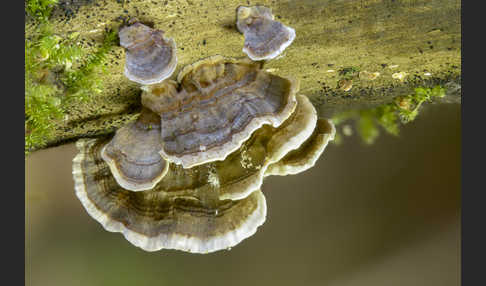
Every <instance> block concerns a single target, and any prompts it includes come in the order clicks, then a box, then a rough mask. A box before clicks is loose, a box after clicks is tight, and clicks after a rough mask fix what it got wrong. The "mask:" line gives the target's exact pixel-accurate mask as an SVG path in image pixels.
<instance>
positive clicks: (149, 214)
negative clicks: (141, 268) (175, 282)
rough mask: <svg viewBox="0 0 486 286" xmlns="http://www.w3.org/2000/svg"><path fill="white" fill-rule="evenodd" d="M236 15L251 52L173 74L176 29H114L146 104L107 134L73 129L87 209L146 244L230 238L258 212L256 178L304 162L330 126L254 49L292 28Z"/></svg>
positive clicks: (278, 44)
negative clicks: (84, 135) (90, 135)
mask: <svg viewBox="0 0 486 286" xmlns="http://www.w3.org/2000/svg"><path fill="white" fill-rule="evenodd" d="M250 18H251V19H250ZM248 19H250V20H248ZM242 21H243V22H244V24H242ZM275 23H278V24H275ZM237 24H238V29H239V30H240V31H243V33H244V35H245V48H244V52H246V53H247V55H248V57H249V58H242V59H233V58H227V57H224V56H220V55H216V56H212V57H209V58H206V59H203V60H200V61H198V62H195V63H193V64H191V65H188V66H186V67H184V68H183V69H182V70H181V71H180V72H179V73H178V75H177V77H176V78H175V79H171V75H172V73H173V71H174V70H175V66H176V64H177V57H176V49H175V47H176V45H175V42H174V41H173V40H172V39H168V38H165V37H164V36H163V33H162V31H159V30H154V29H152V28H150V27H147V26H145V25H143V24H141V23H135V24H133V25H130V26H127V27H125V28H123V29H121V30H120V32H119V35H120V44H121V45H122V46H123V47H125V48H126V64H125V75H126V76H127V78H129V79H130V80H132V81H136V82H138V83H140V84H141V85H142V86H141V88H142V90H143V92H142V96H141V102H142V105H143V109H142V110H141V113H140V116H139V117H138V119H137V120H136V121H134V122H131V123H129V124H127V125H126V126H124V127H122V128H120V129H119V130H117V132H116V133H115V134H114V135H112V136H107V137H103V138H97V139H81V140H79V141H78V142H77V144H76V145H77V148H78V149H79V153H78V155H77V156H76V157H75V158H74V160H73V176H74V181H75V190H76V195H77V196H78V198H79V200H80V201H81V203H82V204H83V206H84V207H85V209H86V210H87V212H88V213H89V214H90V215H91V216H92V217H93V218H94V219H95V220H97V221H98V222H99V223H100V224H102V225H103V227H104V228H105V229H106V230H108V231H112V232H120V233H122V234H123V235H124V236H125V238H126V239H127V240H128V241H130V242H131V243H132V244H134V245H136V246H138V247H140V248H142V249H144V250H146V251H156V250H160V249H177V250H182V251H188V252H193V253H209V252H214V251H218V250H222V249H227V248H230V247H232V246H235V245H237V244H238V243H239V242H241V241H242V240H244V239H245V238H247V237H249V236H251V235H253V234H254V233H255V232H256V230H257V228H258V227H259V226H261V225H262V224H263V223H264V221H265V217H266V211H267V208H266V202H265V197H264V195H263V193H262V191H261V186H262V183H263V180H264V178H265V177H267V176H270V175H279V176H283V175H289V174H297V173H299V172H302V171H305V170H307V169H309V168H311V167H312V166H313V165H314V164H315V162H316V160H317V159H318V158H319V156H320V155H321V154H322V152H323V151H324V149H325V147H326V145H327V143H328V142H329V140H332V139H333V138H334V134H335V129H334V126H333V125H332V123H331V122H330V121H328V120H327V119H318V117H317V114H316V110H315V109H314V107H313V105H312V104H311V103H310V101H309V99H308V98H307V97H306V96H305V95H301V94H299V93H298V91H299V83H298V81H297V80H296V79H293V78H287V77H282V76H278V75H275V74H271V73H268V72H266V71H264V70H263V69H262V67H263V63H262V62H256V61H254V60H255V57H254V55H255V54H258V58H259V59H261V57H264V56H265V55H266V56H268V58H272V57H275V56H276V54H279V53H281V52H282V51H283V50H284V49H285V48H286V47H287V46H288V45H290V43H291V42H292V41H293V38H294V37H295V32H293V29H291V28H287V27H285V26H283V25H282V24H281V23H279V22H276V21H274V20H273V16H272V15H271V10H270V9H268V8H265V7H261V6H254V7H238V9H237ZM252 25H256V26H255V27H253V26H252ZM254 30H255V31H258V32H257V33H256V34H255V33H254V32H253V31H254ZM270 38H271V39H272V40H271V41H270V43H269V42H268V41H267V40H266V39H270ZM259 41H263V44H262V43H260V42H259ZM262 47H267V48H269V50H266V51H263V49H262ZM268 58H267V59H268Z"/></svg>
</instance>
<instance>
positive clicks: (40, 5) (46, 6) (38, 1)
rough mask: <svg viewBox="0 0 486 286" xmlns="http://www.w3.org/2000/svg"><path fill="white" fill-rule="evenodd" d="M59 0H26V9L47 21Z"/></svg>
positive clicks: (38, 18) (39, 19)
mask: <svg viewBox="0 0 486 286" xmlns="http://www.w3.org/2000/svg"><path fill="white" fill-rule="evenodd" d="M58 2H59V0H26V1H25V11H26V12H27V13H28V14H29V15H30V16H32V17H34V18H36V19H37V20H38V21H45V22H46V21H47V20H48V19H49V16H50V15H51V11H52V8H54V6H55V5H56V4H57V3H58Z"/></svg>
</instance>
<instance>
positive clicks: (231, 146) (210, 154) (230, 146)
mask: <svg viewBox="0 0 486 286" xmlns="http://www.w3.org/2000/svg"><path fill="white" fill-rule="evenodd" d="M220 60H222V61H223V60H224V61H227V62H233V63H237V62H238V60H237V59H231V58H225V57H223V56H220V55H216V56H212V57H209V58H206V59H204V60H201V61H198V62H196V63H194V64H191V65H189V66H186V67H184V68H183V69H182V70H181V72H180V73H179V75H178V76H177V81H178V82H179V83H180V82H181V81H182V79H183V78H184V76H185V75H187V74H188V73H189V72H190V71H192V70H193V69H195V68H197V67H198V66H200V65H203V64H206V63H208V62H216V61H220ZM283 78H285V79H286V80H288V81H290V90H289V94H290V95H289V97H288V101H287V104H286V106H285V107H284V108H283V110H282V111H280V112H279V113H278V114H276V115H268V116H262V117H256V118H253V119H252V120H251V121H250V122H249V123H248V125H247V126H246V127H245V129H244V130H243V131H241V132H239V133H236V134H232V136H231V140H229V141H228V142H226V143H224V144H222V145H220V146H217V147H214V148H211V149H209V150H206V151H204V152H203V153H200V152H198V153H195V154H186V155H182V156H174V155H169V154H167V153H166V152H165V151H164V149H161V150H160V152H159V153H160V155H161V156H162V158H164V159H166V160H167V161H169V162H172V163H174V164H179V165H182V166H183V168H185V169H188V168H192V167H194V166H198V165H202V164H205V163H209V162H214V161H222V160H224V159H226V157H227V156H228V155H229V154H231V153H233V152H234V151H236V150H238V149H239V148H240V147H241V146H242V144H243V143H244V142H245V141H246V140H248V139H249V138H250V136H251V135H252V134H253V132H255V131H256V130H257V129H259V128H260V127H262V126H263V125H264V124H270V125H272V126H273V127H278V126H280V125H281V124H282V123H283V122H284V121H285V120H287V119H288V118H289V117H290V115H291V114H292V113H293V112H294V110H295V107H296V106H297V99H296V94H297V92H298V90H299V87H300V82H299V81H298V80H297V79H294V78H287V77H283ZM201 158H202V159H201Z"/></svg>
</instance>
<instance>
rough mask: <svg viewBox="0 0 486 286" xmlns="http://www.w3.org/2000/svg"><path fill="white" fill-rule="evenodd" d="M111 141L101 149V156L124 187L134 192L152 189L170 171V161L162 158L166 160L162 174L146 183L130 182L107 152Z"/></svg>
mask: <svg viewBox="0 0 486 286" xmlns="http://www.w3.org/2000/svg"><path fill="white" fill-rule="evenodd" d="M110 142H111V141H110ZM110 142H108V143H106V145H105V146H103V148H102V149H101V158H102V159H103V160H104V161H105V162H106V164H108V167H110V171H111V174H112V175H113V177H114V178H115V180H116V182H117V183H118V184H119V185H120V186H121V187H122V188H124V189H126V190H129V191H133V192H140V191H146V190H150V189H152V188H153V187H155V185H157V183H158V182H160V180H162V178H163V177H164V176H165V175H166V174H167V172H168V171H169V165H170V163H169V162H167V160H165V159H164V158H161V159H162V160H164V161H165V167H164V169H163V170H162V173H160V175H158V176H157V177H155V178H154V179H153V180H151V181H150V182H146V183H134V182H130V181H128V180H126V179H125V177H124V176H123V175H122V174H121V173H120V171H119V170H118V167H117V165H116V162H115V160H114V159H113V158H111V157H110V156H108V155H107V154H106V147H107V146H108V144H110Z"/></svg>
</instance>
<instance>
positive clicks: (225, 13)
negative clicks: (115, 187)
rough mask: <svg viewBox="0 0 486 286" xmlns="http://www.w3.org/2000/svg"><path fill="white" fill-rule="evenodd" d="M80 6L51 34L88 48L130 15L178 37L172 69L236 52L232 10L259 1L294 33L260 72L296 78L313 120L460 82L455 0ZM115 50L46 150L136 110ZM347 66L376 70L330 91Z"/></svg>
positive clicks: (58, 16)
mask: <svg viewBox="0 0 486 286" xmlns="http://www.w3.org/2000/svg"><path fill="white" fill-rule="evenodd" d="M78 2H79V1H78ZM81 2H83V1H81ZM85 2H86V3H87V4H85V5H81V6H79V8H76V9H74V8H73V11H75V13H74V14H73V15H72V17H70V18H67V17H66V13H65V12H66V11H65V9H64V10H63V9H61V8H59V7H57V8H56V9H55V10H54V11H53V16H52V17H51V20H50V21H51V23H52V24H53V25H54V27H55V30H56V31H57V33H59V35H61V36H62V35H67V34H68V33H69V32H79V34H80V38H81V39H82V40H84V41H82V42H81V43H82V44H83V46H85V47H87V48H90V46H91V45H92V46H93V48H95V46H96V45H98V44H100V43H101V41H102V39H103V33H104V31H105V29H106V28H118V27H119V26H120V24H121V23H122V21H123V19H127V18H128V17H136V18H138V19H139V20H141V21H143V22H146V23H152V24H153V25H154V27H155V28H157V29H162V30H164V31H165V35H166V36H167V37H171V38H173V39H174V40H175V42H176V43H177V57H178V60H179V64H178V67H177V69H176V72H175V73H174V74H177V73H178V71H179V69H181V68H182V67H183V66H185V65H187V64H191V63H193V62H195V61H197V60H199V59H201V58H204V57H208V56H211V55H215V54H221V55H224V56H229V57H240V56H244V53H243V52H242V48H243V41H244V39H243V35H241V34H240V33H239V32H238V31H237V30H236V28H235V19H236V15H235V9H236V8H237V6H238V5H255V4H262V5H265V6H268V7H270V8H272V12H273V14H274V15H275V16H276V19H278V20H279V21H281V22H282V23H283V24H285V25H288V26H290V27H292V28H294V29H295V31H296V38H295V40H294V42H293V43H292V45H291V46H290V47H288V48H287V49H286V50H285V52H284V53H283V56H282V57H279V58H277V59H274V60H271V61H269V62H267V63H266V64H265V69H267V70H268V71H270V72H273V73H276V74H278V75H282V76H286V75H291V76H294V77H297V78H299V79H300V80H301V85H300V86H301V93H302V94H306V95H308V96H309V97H310V98H311V100H312V102H313V103H314V105H315V106H316V108H317V110H318V112H319V114H320V115H321V116H326V117H329V116H330V115H332V114H333V113H335V112H336V111H342V110H346V109H351V108H361V107H363V106H373V105H374V104H382V103H385V102H390V101H391V100H392V99H393V98H394V97H396V96H400V95H404V94H406V93H410V92H413V88H415V87H418V86H423V87H431V86H435V85H442V86H446V87H447V86H448V85H450V86H453V87H457V86H460V81H461V24H460V14H461V1H459V0H452V1H448V0H432V1H425V0H422V1H420V0H410V1H399V0H396V1H391V0H386V1H385V0H382V1H378V0H374V1H372V0H363V1H345V0H341V1H331V0H327V1H326V0H313V1H310V0H300V1H261V0H260V1H258V3H257V2H256V1H234V0H221V1H198V0H191V1H184V0H181V1H175V0H172V1H169V0H148V1H145V0H139V1H136V0H130V1H128V0H126V1H104V0H97V1H96V0H95V1H85ZM118 2H120V3H118ZM71 5H73V4H71ZM63 7H67V8H70V6H69V5H65V6H63ZM73 7H74V6H73ZM71 8H72V7H71ZM31 32H32V26H31V25H30V24H26V37H28V36H29V33H31ZM93 44H94V45H93ZM124 56H125V53H124V50H123V48H122V47H119V46H116V47H114V48H113V49H112V51H111V53H110V55H109V59H108V61H107V64H108V66H107V67H108V70H109V72H108V73H107V75H105V76H104V78H103V81H104V83H105V90H104V91H103V92H102V94H101V95H99V96H94V97H93V98H92V100H91V101H90V102H89V103H86V104H82V105H80V104H78V105H73V106H71V107H69V108H68V110H67V116H66V118H65V119H64V120H62V121H60V122H58V123H57V124H56V130H55V132H54V135H55V136H54V139H52V140H51V141H50V142H49V143H48V144H47V146H54V145H58V144H62V143H64V142H67V141H71V140H75V139H77V138H81V137H89V136H96V135H101V134H106V133H112V132H114V131H115V130H116V129H117V128H119V127H120V126H122V125H123V124H125V123H126V122H128V121H130V120H133V119H134V118H135V117H136V116H137V115H138V112H139V110H140V90H139V87H138V85H137V84H136V83H132V82H130V81H129V80H128V79H126V78H125V76H124V75H123V65H124ZM349 67H353V68H355V69H356V70H359V71H363V72H364V71H366V72H368V73H375V72H377V73H379V76H377V77H376V78H375V79H373V80H370V79H367V78H366V77H361V78H360V77H359V76H355V77H352V88H351V89H350V90H349V91H343V90H341V89H339V88H338V81H339V80H340V79H342V77H343V73H342V72H341V73H340V71H342V70H343V69H345V68H349ZM401 72H403V73H404V74H405V75H406V76H405V77H404V78H403V81H402V80H399V79H397V78H394V77H393V76H392V75H393V74H396V73H401ZM363 74H365V73H363ZM455 91H457V88H456V89H455ZM459 93H460V89H459ZM453 95H454V96H456V97H458V98H460V94H459V95H458V94H457V93H455V94H453Z"/></svg>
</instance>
